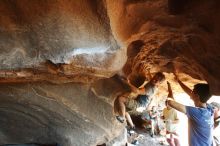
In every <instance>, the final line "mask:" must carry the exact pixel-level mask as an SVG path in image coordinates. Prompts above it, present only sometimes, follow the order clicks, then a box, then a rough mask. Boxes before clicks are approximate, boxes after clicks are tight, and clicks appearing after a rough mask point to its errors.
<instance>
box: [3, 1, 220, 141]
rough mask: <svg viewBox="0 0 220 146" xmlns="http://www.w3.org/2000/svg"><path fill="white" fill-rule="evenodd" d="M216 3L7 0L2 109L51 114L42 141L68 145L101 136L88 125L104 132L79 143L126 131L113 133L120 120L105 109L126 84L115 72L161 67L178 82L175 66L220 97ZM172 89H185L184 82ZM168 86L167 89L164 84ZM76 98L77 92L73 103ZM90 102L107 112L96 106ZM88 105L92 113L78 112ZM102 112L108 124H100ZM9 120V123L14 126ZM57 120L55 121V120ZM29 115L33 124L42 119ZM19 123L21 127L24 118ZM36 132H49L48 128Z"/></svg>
mask: <svg viewBox="0 0 220 146" xmlns="http://www.w3.org/2000/svg"><path fill="white" fill-rule="evenodd" d="M219 7H220V1H219V0H194V1H190V0H80V1H77V0H56V1H52V0H31V1H30V0H1V1H0V13H1V15H0V52H1V53H0V85H1V86H0V95H1V98H0V99H1V103H2V104H1V108H0V109H1V110H0V115H1V116H6V117H7V115H11V117H13V118H16V114H15V113H16V112H17V113H18V111H19V113H18V114H17V115H20V116H19V117H22V118H21V119H25V118H27V119H28V117H26V116H27V113H26V114H25V112H24V111H26V110H25V109H26V108H28V110H27V111H29V112H30V115H32V114H33V115H34V114H38V112H39V111H44V113H41V112H39V117H41V118H39V119H40V120H39V119H37V121H40V126H39V125H37V124H33V125H35V126H36V127H41V128H42V127H44V126H45V125H47V126H46V127H47V129H46V133H47V135H46V136H45V135H41V136H42V137H44V138H45V139H42V138H39V139H41V140H42V142H44V141H51V142H54V141H55V139H59V138H60V141H63V139H69V141H68V142H67V143H68V144H67V143H65V142H64V143H65V145H71V144H73V143H74V139H72V140H71V138H69V137H71V136H75V137H77V136H78V137H80V136H82V135H84V136H85V135H86V136H87V137H90V136H91V135H93V134H94V133H88V131H91V129H97V130H98V131H99V134H97V133H96V134H95V135H94V136H93V137H90V138H89V139H88V140H85V139H84V140H81V141H80V142H79V143H77V144H76V143H74V144H75V145H80V144H82V143H84V144H85V143H86V144H85V145H95V144H101V143H104V142H106V141H111V140H113V138H114V137H115V136H116V135H118V134H119V133H120V132H118V131H117V132H112V131H114V126H118V125H117V123H115V121H114V120H113V119H112V115H111V114H110V115H108V114H109V113H108V112H109V111H111V107H112V102H113V99H114V97H115V95H116V94H117V93H116V91H119V90H123V89H122V88H121V87H120V85H119V84H120V83H117V82H116V79H115V76H114V75H116V74H118V75H122V76H125V77H128V76H130V77H131V81H132V82H135V80H136V79H137V78H139V77H140V76H143V75H144V74H145V73H146V71H147V70H148V69H150V71H151V72H152V73H155V72H158V71H161V72H164V73H165V75H166V78H167V80H169V81H170V82H171V83H172V85H175V84H176V83H175V81H174V79H173V74H172V72H174V70H178V74H179V77H180V79H181V80H183V81H184V82H185V83H186V84H188V85H189V86H190V87H192V86H193V85H194V84H195V83H198V82H207V83H209V84H210V87H211V92H212V94H215V95H219V94H220V88H219V87H220V69H219V67H220V19H219V18H220V9H219ZM71 87H73V88H74V89H73V91H72V90H71ZM173 88H174V89H175V91H177V92H180V89H179V87H175V86H173ZM65 90H67V91H66V93H61V92H62V91H64V92H65ZM161 90H163V91H166V84H165V83H164V84H163V85H162V86H161ZM4 91H6V92H4ZM53 92H54V93H53ZM97 92H98V93H97ZM25 93H28V94H25ZM162 93H165V92H162ZM32 94H33V96H32ZM72 94H74V97H77V98H74V99H71V95H72ZM100 95H101V96H100ZM89 96H90V98H89V99H87V98H88V97H89ZM161 96H162V95H161ZM44 97H46V98H47V99H45V98H44ZM93 97H99V100H97V101H96V100H95V98H94V99H93ZM102 97H104V98H102ZM41 98H42V99H41ZM81 98H82V99H85V100H82V99H81ZM91 98H92V99H91ZM109 98H110V99H109ZM48 100H49V101H48ZM15 101H16V102H15ZM89 101H90V102H89ZM92 101H95V104H92V103H91V102H92ZM47 102H48V103H47ZM99 102H100V103H99ZM16 103H18V104H17V105H16ZM25 105H29V107H27V106H25ZM37 105H38V106H39V105H40V107H38V106H37ZM48 105H50V106H48ZM93 105H97V108H98V107H100V108H101V109H108V110H105V111H104V112H102V111H99V110H97V109H96V110H94V109H93V108H91V107H92V106H93ZM103 105H105V106H104V107H103ZM7 107H11V109H12V110H8V109H7ZM83 107H87V110H88V111H87V110H80V109H83ZM54 109H58V111H57V112H54ZM12 111H16V112H12ZM100 112H101V113H102V114H104V115H107V116H106V119H107V120H106V119H104V120H103V121H102V120H101V121H100V123H98V124H94V123H95V121H96V119H97V117H96V116H95V115H99V114H100ZM7 113H8V114H7ZM71 113H72V114H73V115H76V116H74V117H71ZM25 115H26V116H25ZM48 115H49V116H48ZM61 115H62V116H61ZM73 115H72V116H73ZM90 115H92V117H90ZM11 117H9V118H6V119H7V120H9V121H7V120H6V121H7V122H12V121H13V120H14V119H13V118H11ZM61 117H62V118H61ZM29 118H30V117H29ZM53 118H54V119H57V120H55V121H54V122H52V126H51V125H50V126H48V124H49V123H50V122H51V121H52V120H51V119H53ZM60 118H61V119H60ZM77 118H78V119H77ZM30 119H31V121H32V122H34V121H36V117H32V118H30ZM34 119H35V120H34ZM74 121H77V122H75V123H76V124H78V125H79V126H78V127H77V125H75V127H74V124H73V123H74ZM86 121H92V122H91V123H92V124H91V123H90V122H86ZM106 121H111V122H110V123H108V122H107V124H105V123H106ZM2 122H3V123H4V121H2ZM7 122H6V123H7ZM45 123H46V124H45ZM12 124H13V122H12ZM17 124H18V127H22V126H23V125H22V120H20V123H19V122H18V123H17ZM19 124H20V125H19ZM38 124H39V123H38ZM62 124H64V125H66V126H67V127H62V126H61V125H62ZM111 124H113V126H112V125H111ZM6 125H7V124H6ZM6 125H4V126H3V129H4V128H5V127H7V126H6ZM68 125H69V126H68ZM83 125H84V126H83ZM85 125H87V126H88V127H87V130H88V131H80V130H79V132H78V135H77V134H76V133H72V131H69V128H70V127H71V126H73V128H74V129H77V128H79V127H84V129H85ZM54 127H56V128H54ZM57 127H58V128H57ZM119 127H120V126H119ZM7 128H8V129H7ZM7 128H5V131H7V130H9V129H10V128H11V127H7ZM26 128H27V127H26ZM51 129H52V130H51ZM38 130H39V131H37V132H39V133H44V134H45V131H44V130H43V128H42V129H40V128H39V129H38ZM51 131H53V132H51ZM110 131H111V132H110ZM37 132H36V133H37ZM62 132H63V133H65V135H62ZM36 133H34V134H32V137H31V138H32V139H33V141H37V140H39V139H34V138H33V137H36V135H38V134H36ZM51 133H55V138H54V139H50V134H51ZM102 133H104V134H103V135H104V136H101V135H102ZM7 134H8V133H7V132H6V133H4V132H3V133H1V132H0V138H2V137H3V136H4V135H5V138H2V139H3V140H5V141H6V142H7V141H13V140H14V141H16V140H18V138H17V137H16V136H18V135H19V130H18V133H16V135H14V136H15V137H16V138H14V139H13V137H10V138H11V139H10V138H9V139H7V138H8V137H7ZM35 134H36V135H35ZM74 134H75V135H74ZM2 135H3V136H2ZM9 135H13V134H11V133H9ZM48 135H49V136H48ZM61 135H62V136H61ZM31 138H29V140H30V139H31ZM18 141H19V140H18ZM20 141H22V142H26V139H20ZM30 142H31V141H30Z"/></svg>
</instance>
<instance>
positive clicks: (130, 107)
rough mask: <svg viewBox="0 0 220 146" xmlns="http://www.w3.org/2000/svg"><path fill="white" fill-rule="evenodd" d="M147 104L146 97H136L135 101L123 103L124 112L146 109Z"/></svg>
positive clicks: (130, 100)
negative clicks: (140, 108)
mask: <svg viewBox="0 0 220 146" xmlns="http://www.w3.org/2000/svg"><path fill="white" fill-rule="evenodd" d="M148 102H149V99H148V96H146V95H138V96H137V98H136V99H127V102H126V103H125V106H126V110H127V111H128V112H129V111H135V110H136V109H137V108H139V107H146V106H147V104H148Z"/></svg>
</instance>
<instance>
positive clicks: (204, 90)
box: [193, 83, 211, 103]
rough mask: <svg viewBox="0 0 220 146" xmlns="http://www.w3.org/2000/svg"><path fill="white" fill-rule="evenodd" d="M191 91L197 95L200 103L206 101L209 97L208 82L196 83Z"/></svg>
mask: <svg viewBox="0 0 220 146" xmlns="http://www.w3.org/2000/svg"><path fill="white" fill-rule="evenodd" d="M193 93H194V94H196V95H198V97H199V100H200V102H201V103H206V102H207V101H208V100H209V98H210V97H211V94H210V90H209V85H208V84H201V83H199V84H196V85H194V88H193Z"/></svg>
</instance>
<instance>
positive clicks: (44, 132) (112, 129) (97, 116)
mask: <svg viewBox="0 0 220 146" xmlns="http://www.w3.org/2000/svg"><path fill="white" fill-rule="evenodd" d="M105 85H108V86H107V87H106V86H105ZM121 91H123V88H122V86H121V85H120V84H119V83H118V82H117V80H116V79H115V78H112V79H108V80H100V81H99V82H96V83H93V84H76V83H66V84H62V85H56V84H50V83H45V82H43V83H24V84H23V83H22V84H4V85H0V117H1V118H0V123H1V124H0V129H1V131H0V144H18V143H20V144H22V143H38V144H55V143H59V144H60V145H63V146H82V145H88V146H92V145H94V146H95V145H98V144H103V143H106V144H108V143H111V144H114V143H119V142H121V143H123V144H125V140H126V137H122V138H121V139H118V140H116V141H115V138H116V137H117V136H118V135H124V134H123V132H124V131H123V129H124V128H123V125H122V124H119V123H118V122H117V121H116V120H115V117H114V116H113V110H112V103H113V100H114V97H115V96H116V95H117V94H118V93H119V92H121ZM125 136H126V135H125Z"/></svg>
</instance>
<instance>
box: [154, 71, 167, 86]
mask: <svg viewBox="0 0 220 146" xmlns="http://www.w3.org/2000/svg"><path fill="white" fill-rule="evenodd" d="M164 80H165V76H164V74H163V73H161V72H158V73H156V74H155V75H154V76H153V78H152V79H151V83H153V84H154V85H158V84H160V83H162V82H163V81H164Z"/></svg>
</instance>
